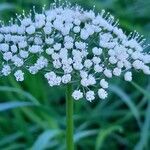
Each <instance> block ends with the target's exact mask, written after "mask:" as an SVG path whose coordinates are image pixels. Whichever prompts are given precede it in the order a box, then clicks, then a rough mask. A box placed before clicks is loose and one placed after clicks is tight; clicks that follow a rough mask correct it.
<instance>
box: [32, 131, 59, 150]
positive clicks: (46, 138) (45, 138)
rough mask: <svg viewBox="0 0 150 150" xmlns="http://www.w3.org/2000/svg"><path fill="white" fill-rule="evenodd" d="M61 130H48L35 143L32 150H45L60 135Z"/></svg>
mask: <svg viewBox="0 0 150 150" xmlns="http://www.w3.org/2000/svg"><path fill="white" fill-rule="evenodd" d="M60 133H61V132H60V130H47V131H45V132H43V133H42V134H41V135H40V136H39V137H38V138H37V140H36V141H35V143H34V145H33V146H32V148H31V149H32V150H44V149H45V148H46V147H47V145H48V144H49V143H50V140H52V139H53V138H54V137H56V136H57V135H58V134H60Z"/></svg>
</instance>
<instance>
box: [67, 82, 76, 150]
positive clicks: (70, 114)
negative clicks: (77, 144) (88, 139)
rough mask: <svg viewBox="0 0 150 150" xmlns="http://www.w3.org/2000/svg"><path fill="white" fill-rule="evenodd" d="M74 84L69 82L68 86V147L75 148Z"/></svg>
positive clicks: (68, 149)
mask: <svg viewBox="0 0 150 150" xmlns="http://www.w3.org/2000/svg"><path fill="white" fill-rule="evenodd" d="M71 95H72V85H71V84H68V85H67V87H66V123H67V129H66V147H67V148H66V149H67V150H74V143H73V98H72V96H71Z"/></svg>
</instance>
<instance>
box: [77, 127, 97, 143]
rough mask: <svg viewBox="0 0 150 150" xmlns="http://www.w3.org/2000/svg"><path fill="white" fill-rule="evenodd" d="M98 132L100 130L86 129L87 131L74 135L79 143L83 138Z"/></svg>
mask: <svg viewBox="0 0 150 150" xmlns="http://www.w3.org/2000/svg"><path fill="white" fill-rule="evenodd" d="M97 133H98V130H85V131H80V132H77V133H76V134H75V135H74V142H75V143H77V142H78V141H80V140H81V139H83V138H86V137H89V136H93V135H95V134H97Z"/></svg>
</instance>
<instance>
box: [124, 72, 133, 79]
mask: <svg viewBox="0 0 150 150" xmlns="http://www.w3.org/2000/svg"><path fill="white" fill-rule="evenodd" d="M124 79H125V81H132V73H131V72H130V71H128V72H126V73H125V74H124Z"/></svg>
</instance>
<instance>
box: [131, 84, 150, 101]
mask: <svg viewBox="0 0 150 150" xmlns="http://www.w3.org/2000/svg"><path fill="white" fill-rule="evenodd" d="M131 84H132V85H133V86H134V87H135V88H136V89H137V90H138V91H140V92H141V93H142V94H143V95H144V96H145V97H147V98H148V99H149V100H150V93H149V92H148V91H146V90H145V89H143V88H141V87H140V86H139V85H138V84H136V83H135V82H131Z"/></svg>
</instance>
